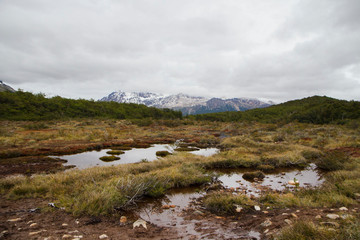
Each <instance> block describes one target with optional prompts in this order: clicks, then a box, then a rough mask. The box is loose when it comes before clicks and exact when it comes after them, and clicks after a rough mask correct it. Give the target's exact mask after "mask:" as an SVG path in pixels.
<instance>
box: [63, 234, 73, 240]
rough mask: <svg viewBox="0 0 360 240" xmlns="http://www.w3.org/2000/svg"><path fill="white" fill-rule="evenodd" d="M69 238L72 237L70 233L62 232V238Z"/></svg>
mask: <svg viewBox="0 0 360 240" xmlns="http://www.w3.org/2000/svg"><path fill="white" fill-rule="evenodd" d="M69 238H72V236H71V235H70V234H64V235H63V236H62V239H69Z"/></svg>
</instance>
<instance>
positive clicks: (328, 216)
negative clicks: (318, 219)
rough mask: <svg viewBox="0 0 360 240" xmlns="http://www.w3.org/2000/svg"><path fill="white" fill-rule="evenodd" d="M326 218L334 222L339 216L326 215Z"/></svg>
mask: <svg viewBox="0 0 360 240" xmlns="http://www.w3.org/2000/svg"><path fill="white" fill-rule="evenodd" d="M326 217H327V218H330V219H333V220H335V219H338V218H339V217H340V216H339V215H337V214H327V215H326Z"/></svg>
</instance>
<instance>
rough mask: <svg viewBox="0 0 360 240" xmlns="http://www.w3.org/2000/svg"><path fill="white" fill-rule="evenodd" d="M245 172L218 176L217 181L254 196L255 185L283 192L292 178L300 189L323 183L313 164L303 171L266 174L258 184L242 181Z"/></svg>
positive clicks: (257, 191)
mask: <svg viewBox="0 0 360 240" xmlns="http://www.w3.org/2000/svg"><path fill="white" fill-rule="evenodd" d="M245 172H249V170H241V171H238V172H232V173H226V174H224V175H222V176H220V177H219V180H220V181H222V182H223V185H224V186H225V187H226V188H231V187H233V188H237V187H242V188H244V189H250V190H251V191H252V193H253V194H254V193H255V194H254V195H256V193H259V192H260V191H259V190H258V189H256V184H260V185H262V186H268V187H270V188H271V189H274V190H284V189H285V186H288V187H290V185H288V181H289V180H294V178H296V179H297V180H298V181H299V183H300V187H307V186H312V187H316V186H319V185H321V184H322V183H323V182H324V179H322V178H321V176H320V175H319V173H318V171H317V170H315V165H314V164H310V166H309V167H308V168H306V169H303V170H291V171H289V170H286V171H285V170H284V171H282V172H278V173H272V174H266V177H265V178H264V180H263V181H262V182H258V183H252V182H249V181H246V180H245V179H243V178H242V175H243V173H245ZM240 183H241V184H242V185H241V184H240Z"/></svg>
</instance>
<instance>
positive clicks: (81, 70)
mask: <svg viewBox="0 0 360 240" xmlns="http://www.w3.org/2000/svg"><path fill="white" fill-rule="evenodd" d="M359 12H360V1H358V0H317V1H311V0H301V1H300V0H291V1H289V0H267V1H262V0H242V1H237V0H228V1H219V0H197V1H193V0H191V1H190V0H182V1H175V0H174V1H166V0H159V1H148V0H125V1H115V0H102V1H100V0H79V1H71V0H62V1H47V0H27V1H22V0H3V1H1V2H0V36H1V37H0V62H1V64H0V79H2V80H3V81H4V82H5V83H7V84H9V85H11V86H13V87H14V88H22V89H24V90H28V91H33V92H43V93H46V94H48V95H60V96H65V97H72V98H94V99H98V98H101V97H103V96H105V95H108V94H109V93H110V92H112V91H115V90H119V89H120V90H125V91H151V92H158V93H179V92H183V93H188V94H191V95H201V96H209V97H226V98H230V97H255V98H262V99H271V100H275V101H285V100H290V99H294V98H302V97H306V96H311V95H315V94H317V95H328V96H332V97H337V98H341V99H349V100H350V99H355V100H360V94H359V93H360V44H359V42H360V30H359V29H360V14H358V13H359Z"/></svg>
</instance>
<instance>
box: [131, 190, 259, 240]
mask: <svg viewBox="0 0 360 240" xmlns="http://www.w3.org/2000/svg"><path fill="white" fill-rule="evenodd" d="M197 190H198V189H196V188H185V189H174V190H172V191H170V192H169V193H168V194H167V195H166V196H165V197H164V198H162V199H160V200H157V201H154V200H152V201H149V202H147V203H143V204H142V205H140V206H139V208H140V212H139V215H138V216H136V218H137V217H140V218H142V219H143V220H145V221H147V222H148V223H152V224H155V225H157V226H161V227H170V228H174V230H175V231H177V232H178V233H179V235H180V237H182V238H181V239H191V237H192V236H196V237H197V238H196V239H238V238H239V237H253V238H254V239H260V233H258V232H256V231H239V229H237V230H236V231H235V230H234V227H233V226H228V225H226V224H223V223H222V222H217V221H214V219H213V218H210V219H209V218H201V217H200V218H194V217H190V216H189V215H188V214H187V213H186V212H185V211H186V210H189V209H192V210H195V209H196V207H195V205H194V204H193V201H194V200H195V199H197V198H199V197H201V196H203V195H204V194H205V193H204V192H198V191H197ZM164 205H175V208H169V209H164V208H162V206H164ZM195 211H199V210H195ZM200 213H201V212H200Z"/></svg>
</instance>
